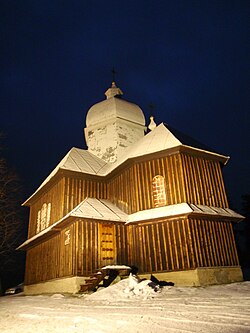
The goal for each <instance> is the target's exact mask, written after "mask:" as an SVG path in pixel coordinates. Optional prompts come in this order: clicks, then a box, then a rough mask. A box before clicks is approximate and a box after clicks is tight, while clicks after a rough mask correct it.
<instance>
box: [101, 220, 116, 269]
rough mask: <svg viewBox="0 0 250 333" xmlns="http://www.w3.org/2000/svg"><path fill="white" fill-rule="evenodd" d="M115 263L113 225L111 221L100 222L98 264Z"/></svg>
mask: <svg viewBox="0 0 250 333" xmlns="http://www.w3.org/2000/svg"><path fill="white" fill-rule="evenodd" d="M115 263H116V242H115V226H114V225H113V224H111V223H106V224H100V266H101V267H103V266H107V265H113V264H115Z"/></svg>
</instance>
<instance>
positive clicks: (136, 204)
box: [108, 153, 228, 214]
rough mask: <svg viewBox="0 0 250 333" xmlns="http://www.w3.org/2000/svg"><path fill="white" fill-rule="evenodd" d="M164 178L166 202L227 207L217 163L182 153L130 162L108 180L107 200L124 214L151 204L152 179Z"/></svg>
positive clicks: (152, 205)
mask: <svg viewBox="0 0 250 333" xmlns="http://www.w3.org/2000/svg"><path fill="white" fill-rule="evenodd" d="M156 175H162V176H163V177H164V178H165V180H166V194H167V195H166V200H167V202H166V204H167V205H173V204H177V203H181V202H188V203H194V204H202V205H208V206H217V207H228V202H227V197H226V193H225V188H224V182H223V178H222V172H221V166H220V163H219V162H216V161H213V160H205V159H204V158H199V157H193V156H191V155H188V154H184V153H181V154H180V153H176V154H173V155H169V156H165V157H161V158H157V159H154V160H148V161H142V162H137V163H134V164H133V165H132V166H130V167H129V168H127V169H126V170H124V171H123V172H121V173H120V174H119V175H117V176H116V177H114V178H112V179H111V180H110V181H109V182H108V199H109V200H111V201H112V202H113V203H115V204H116V205H117V206H118V207H119V208H121V209H122V210H124V211H125V212H126V213H128V214H131V213H134V212H137V211H140V210H144V209H150V208H153V207H154V204H153V196H152V180H153V178H154V177H155V176H156Z"/></svg>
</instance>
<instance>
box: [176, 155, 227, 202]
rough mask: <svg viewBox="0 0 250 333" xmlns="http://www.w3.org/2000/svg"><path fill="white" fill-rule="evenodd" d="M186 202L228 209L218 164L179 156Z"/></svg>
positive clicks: (187, 156) (188, 156)
mask: <svg viewBox="0 0 250 333" xmlns="http://www.w3.org/2000/svg"><path fill="white" fill-rule="evenodd" d="M181 162H182V163H181V164H182V169H183V173H184V188H185V192H186V201H187V202H189V203H195V204H198V205H199V204H200V205H207V206H214V207H224V208H228V202H227V196H226V191H225V187H224V181H223V177H222V170H221V165H220V163H219V162H215V161H212V160H207V159H203V158H198V157H193V156H190V155H185V154H181Z"/></svg>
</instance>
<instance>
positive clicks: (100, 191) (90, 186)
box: [63, 175, 107, 214]
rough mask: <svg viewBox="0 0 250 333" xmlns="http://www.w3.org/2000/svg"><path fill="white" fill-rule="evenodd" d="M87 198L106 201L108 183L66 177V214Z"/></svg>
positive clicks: (64, 205)
mask: <svg viewBox="0 0 250 333" xmlns="http://www.w3.org/2000/svg"><path fill="white" fill-rule="evenodd" d="M86 197H91V198H97V199H106V198H107V186H106V182H105V181H104V180H103V179H101V178H100V180H92V179H86V176H84V175H83V177H81V178H77V177H74V176H73V175H72V176H66V177H65V195H64V203H63V207H64V214H67V213H68V212H70V211H71V210H72V209H74V208H75V207H76V206H77V205H78V204H79V203H81V202H82V201H83V200H84V199H85V198H86Z"/></svg>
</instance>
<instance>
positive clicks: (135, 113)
mask: <svg viewBox="0 0 250 333" xmlns="http://www.w3.org/2000/svg"><path fill="white" fill-rule="evenodd" d="M105 95H106V96H107V99H106V100H104V101H102V102H99V103H97V104H94V105H93V106H92V107H91V108H90V109H89V111H88V113H87V116H86V126H87V127H89V126H95V125H97V124H99V123H101V122H103V121H109V120H111V119H113V118H120V119H124V120H127V121H130V122H133V123H136V124H139V125H142V126H145V117H144V114H143V112H142V110H141V109H140V108H139V106H138V105H136V104H134V103H130V102H128V101H126V100H123V99H121V98H120V97H119V96H120V95H122V92H121V90H120V89H119V88H117V87H116V85H115V83H114V82H113V83H112V87H111V88H109V89H108V90H107V91H106V93H105Z"/></svg>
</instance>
